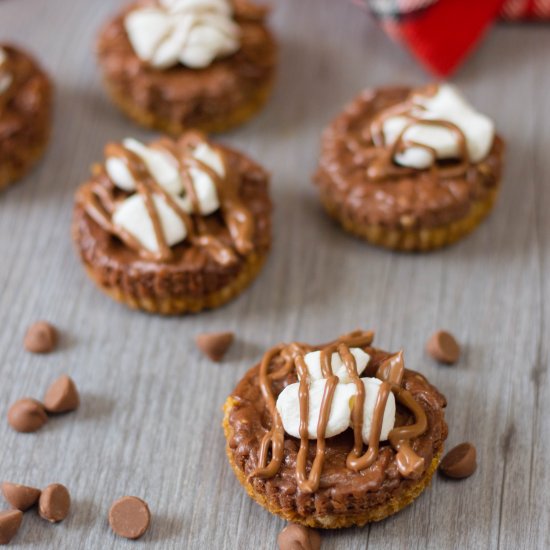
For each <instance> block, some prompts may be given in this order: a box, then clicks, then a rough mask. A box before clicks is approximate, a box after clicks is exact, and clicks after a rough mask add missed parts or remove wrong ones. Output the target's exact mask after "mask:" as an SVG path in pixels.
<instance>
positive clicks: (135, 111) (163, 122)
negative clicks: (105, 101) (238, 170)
mask: <svg viewBox="0 0 550 550" xmlns="http://www.w3.org/2000/svg"><path fill="white" fill-rule="evenodd" d="M273 82H274V78H273V77H271V78H270V79H268V80H266V81H265V82H264V83H262V86H261V87H258V88H257V89H256V90H255V91H254V93H253V94H252V95H251V96H250V97H249V98H248V99H247V101H246V102H245V103H243V104H242V105H240V106H239V107H238V108H236V109H233V110H232V111H231V112H228V113H226V114H225V116H223V117H222V116H216V118H208V117H206V116H205V118H204V120H203V121H201V122H196V123H194V124H193V125H192V126H191V125H189V124H185V123H183V122H181V121H178V120H169V119H164V118H160V117H158V116H156V115H155V114H154V113H152V112H150V111H147V110H146V109H144V108H143V107H141V106H139V105H137V104H136V103H135V102H133V101H132V98H131V97H129V96H128V95H127V94H125V93H123V92H122V91H121V90H120V88H119V87H118V86H117V85H116V83H115V82H113V81H111V80H109V79H108V78H105V79H104V83H105V87H106V89H107V92H108V94H109V97H110V98H111V100H112V101H113V102H114V104H115V105H116V106H117V107H118V108H119V109H120V110H121V111H122V112H123V113H124V114H125V115H126V116H128V117H129V118H130V119H132V120H133V121H134V122H136V123H137V124H139V125H140V126H145V127H146V128H151V129H154V130H158V131H160V132H164V133H167V134H170V135H173V136H178V135H180V134H182V133H183V132H185V131H186V130H189V129H196V130H201V131H203V132H206V133H208V134H212V133H223V132H226V131H228V130H230V129H232V128H235V127H237V126H240V125H242V124H244V123H245V122H247V121H248V120H249V119H251V118H252V117H253V116H254V115H255V114H256V113H257V112H258V111H259V110H260V109H261V108H262V107H263V106H264V105H265V103H266V102H267V100H268V99H269V96H270V95H271V91H272V89H273Z"/></svg>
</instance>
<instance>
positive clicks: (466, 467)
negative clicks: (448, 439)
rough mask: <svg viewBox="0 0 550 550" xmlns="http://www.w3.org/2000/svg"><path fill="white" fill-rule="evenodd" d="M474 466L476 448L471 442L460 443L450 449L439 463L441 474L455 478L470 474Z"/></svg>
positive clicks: (473, 470)
mask: <svg viewBox="0 0 550 550" xmlns="http://www.w3.org/2000/svg"><path fill="white" fill-rule="evenodd" d="M476 468H477V463H476V448H475V447H474V446H473V445H472V444H471V443H461V444H460V445H457V446H456V447H454V448H453V449H451V450H450V451H449V452H448V453H447V454H446V455H445V457H444V458H443V460H442V461H441V464H440V465H439V470H440V471H441V472H442V473H443V474H445V475H446V476H447V477H452V478H455V479H462V478H464V477H469V476H471V475H472V474H473V473H474V472H475V471H476Z"/></svg>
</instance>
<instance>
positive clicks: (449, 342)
mask: <svg viewBox="0 0 550 550" xmlns="http://www.w3.org/2000/svg"><path fill="white" fill-rule="evenodd" d="M426 351H427V352H428V353H429V354H430V355H431V356H432V357H433V358H434V359H436V360H437V361H440V362H441V363H447V364H448V365H453V364H454V363H456V362H457V361H458V359H459V358H460V346H459V345H458V342H457V341H456V340H455V337H454V336H453V335H452V334H451V333H449V332H446V331H444V330H438V331H437V332H436V333H435V334H433V335H432V337H431V338H430V339H429V340H428V343H427V344H426Z"/></svg>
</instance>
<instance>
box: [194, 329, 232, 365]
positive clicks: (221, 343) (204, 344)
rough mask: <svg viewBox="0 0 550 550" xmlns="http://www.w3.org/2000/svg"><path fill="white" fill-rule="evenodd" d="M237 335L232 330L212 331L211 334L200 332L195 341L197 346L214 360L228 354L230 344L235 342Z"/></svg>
mask: <svg viewBox="0 0 550 550" xmlns="http://www.w3.org/2000/svg"><path fill="white" fill-rule="evenodd" d="M234 338H235V335H234V334H233V333H232V332H212V333H209V334H199V335H198V336H197V337H196V339H195V341H196V343H197V347H198V348H199V349H200V350H201V351H202V352H203V353H205V354H206V355H208V357H210V359H212V361H216V362H218V361H221V360H222V359H223V356H224V355H225V354H226V352H227V350H228V349H229V346H231V344H232V343H233V339H234Z"/></svg>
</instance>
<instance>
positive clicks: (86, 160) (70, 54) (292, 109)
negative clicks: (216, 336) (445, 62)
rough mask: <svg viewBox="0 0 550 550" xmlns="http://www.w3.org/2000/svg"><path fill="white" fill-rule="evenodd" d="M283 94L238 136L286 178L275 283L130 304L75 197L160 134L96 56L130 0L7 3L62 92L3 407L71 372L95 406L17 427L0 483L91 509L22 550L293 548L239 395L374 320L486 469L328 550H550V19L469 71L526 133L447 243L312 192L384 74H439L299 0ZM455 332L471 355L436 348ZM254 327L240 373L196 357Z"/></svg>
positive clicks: (487, 108) (7, 243)
mask: <svg viewBox="0 0 550 550" xmlns="http://www.w3.org/2000/svg"><path fill="white" fill-rule="evenodd" d="M274 3H275V4H277V6H276V10H275V13H274V16H273V27H274V28H275V30H276V31H277V33H278V36H279V39H280V43H281V64H280V76H279V80H278V85H277V88H276V91H275V94H274V97H273V99H272V101H271V102H270V103H269V105H268V107H267V108H266V109H265V111H264V112H263V113H262V114H261V115H260V116H259V117H258V118H256V119H255V120H254V121H253V122H252V123H250V124H249V125H247V126H246V127H244V128H242V129H240V130H238V131H235V132H233V133H232V134H230V135H227V136H224V139H225V140H226V141H227V142H228V143H230V144H232V145H235V146H238V147H241V148H242V149H243V150H244V151H247V152H249V153H251V155H252V156H253V157H254V158H256V159H257V160H259V161H260V162H262V163H264V164H265V165H266V166H267V167H268V168H269V169H270V170H271V171H272V173H273V196H274V200H275V205H276V220H275V221H276V224H275V243H274V248H273V252H272V255H271V257H270V260H269V262H268V264H267V266H266V268H265V271H264V272H263V273H262V275H261V276H260V278H259V279H258V280H257V281H256V282H255V284H254V285H253V286H252V287H251V288H250V289H249V290H248V291H247V292H246V293H245V294H244V295H242V296H241V297H240V298H239V299H237V300H236V301H234V302H233V303H231V304H230V305H228V306H226V307H224V308H223V309H220V310H218V311H213V312H210V313H204V314H201V315H197V316H193V317H187V318H179V319H178V318H176V319H163V318H160V317H153V316H149V315H145V314H141V313H137V312H132V311H128V310H126V309H124V308H123V307H122V306H119V305H117V304H115V303H113V302H111V301H110V300H109V299H108V298H106V297H104V296H103V295H102V294H100V293H99V292H98V291H97V290H96V289H95V288H94V287H93V285H92V284H91V283H90V282H89V281H88V280H87V278H86V276H85V275H84V273H83V270H82V269H81V266H80V265H79V262H78V260H77V259H76V257H75V254H74V251H73V249H72V245H71V240H70V234H69V225H70V219H71V207H72V195H73V191H74V190H75V188H76V187H77V185H78V184H79V182H80V181H81V180H83V178H85V177H86V174H87V172H88V166H89V165H90V164H91V163H92V162H93V161H94V160H96V159H98V158H100V157H101V154H102V147H103V145H104V143H105V142H106V141H107V140H112V139H118V138H122V137H124V136H127V135H133V136H135V137H138V138H147V137H148V136H149V135H150V134H148V133H147V132H145V131H142V130H140V129H138V128H136V127H135V126H134V125H133V124H132V123H130V122H128V121H126V120H125V119H124V118H123V117H122V116H121V115H119V114H118V112H117V111H116V110H115V109H114V108H113V107H112V106H111V105H110V103H109V102H108V101H107V100H106V97H105V95H104V94H103V92H102V89H101V85H100V79H99V75H98V70H97V67H96V65H95V60H94V56H93V53H92V49H93V41H94V35H95V32H96V30H97V28H98V25H100V24H101V22H102V21H104V20H105V18H106V17H107V16H108V14H109V13H111V12H112V10H113V9H114V7H115V4H116V2H91V1H89V0H88V1H84V0H57V1H56V2H52V0H24V1H23V0H2V2H1V3H0V36H1V37H2V39H5V38H12V39H14V40H17V41H18V42H19V43H21V44H24V45H25V46H27V47H28V48H29V49H30V50H32V51H33V52H35V53H36V54H38V55H39V57H40V58H41V60H42V62H43V64H44V65H45V67H46V68H47V69H48V70H49V71H50V73H51V74H52V76H53V77H54V79H55V82H56V84H57V97H56V117H55V128H54V135H53V141H52V144H51V147H50V149H49V151H48V153H47V156H46V158H45V159H44V160H43V162H42V163H41V164H40V166H39V167H38V168H37V169H36V170H35V171H34V172H33V173H32V175H30V176H29V177H27V178H26V180H25V181H23V182H21V183H19V184H18V185H16V186H15V187H13V188H12V189H10V190H9V191H8V192H6V193H4V194H3V195H2V196H1V197H0V258H1V260H0V293H1V294H0V314H1V321H2V329H1V330H0V409H1V414H2V418H5V412H6V411H7V408H8V406H9V404H10V403H12V402H13V401H14V400H15V399H17V398H19V397H22V396H25V395H30V396H35V397H38V398H40V397H41V396H42V393H43V392H44V390H45V388H46V387H47V385H48V384H49V382H50V381H52V380H53V379H54V378H55V377H57V376H58V375H59V374H61V373H69V374H70V375H72V376H73V377H74V379H75V380H76V381H77V384H78V386H79V387H80V389H81V391H82V398H83V399H82V407H81V409H80V410H79V411H78V412H77V413H76V414H72V415H68V416H65V417H59V418H55V419H52V420H51V421H50V422H49V424H48V425H47V426H46V427H45V428H44V429H43V430H42V431H41V432H40V433H38V434H35V435H22V434H16V433H14V432H13V431H11V430H10V429H9V428H8V425H7V423H6V421H5V420H2V421H1V422H0V477H1V478H4V479H7V480H11V481H15V482H21V483H29V484H32V485H37V486H44V485H46V484H48V483H50V482H62V483H64V484H66V485H67V486H68V487H69V488H70V490H71V493H72V496H73V499H74V504H73V508H72V513H71V516H70V517H69V518H68V519H67V520H66V521H65V522H63V523H62V524H60V525H56V526H51V525H49V524H46V523H45V522H43V521H42V520H40V519H38V517H37V516H36V515H35V514H34V513H29V514H27V515H25V519H24V525H23V527H22V529H21V531H20V533H19V535H18V537H17V539H16V541H14V543H13V544H12V547H13V548H27V547H32V548H55V549H70V550H74V549H78V548H90V549H107V548H178V549H180V548H182V549H183V548H185V549H187V548H193V549H195V548H196V549H202V550H207V549H208V550H210V549H213V550H217V549H221V548H226V549H271V548H275V539H276V535H277V533H278V532H279V530H280V529H281V528H282V527H283V522H282V521H280V520H279V519H277V518H275V517H273V516H271V515H270V514H269V513H267V512H266V511H264V510H263V509H262V508H260V507H259V506H258V505H256V504H255V503H253V502H252V501H251V500H249V498H248V497H247V496H246V495H245V493H244V491H243V490H242V489H241V487H240V486H239V485H238V483H237V481H236V480H235V478H234V476H233V474H232V472H231V471H230V469H229V466H228V465H227V464H226V459H225V456H224V439H223V436H222V431H221V428H220V422H221V417H222V414H221V406H222V403H223V402H224V400H225V397H226V396H227V395H228V394H229V393H230V392H231V390H232V389H233V387H234V385H235V383H236V382H237V380H238V379H239V378H240V376H241V375H242V374H243V373H244V372H245V371H246V370H247V369H248V368H249V367H250V366H251V365H252V364H253V363H254V362H255V361H257V360H258V359H259V357H260V355H261V353H262V350H263V349H264V348H266V347H267V346H269V345H271V344H273V343H276V342H278V341H288V340H292V339H295V338H296V339H300V340H302V341H308V340H309V341H313V342H315V341H324V340H327V339H330V338H331V337H333V336H335V335H336V334H339V333H342V332H346V331H348V330H351V329H354V328H356V327H359V326H360V327H365V328H373V329H375V330H376V331H377V340H376V341H377V343H378V344H379V345H380V346H382V347H385V348H388V349H392V350H395V349H398V348H400V347H403V348H404V349H405V353H406V361H407V365H408V366H409V367H410V368H414V369H418V370H420V371H422V372H423V373H424V374H425V375H427V376H428V378H429V379H430V380H431V381H432V382H434V383H435V384H436V385H437V386H438V387H439V388H440V389H441V390H442V391H443V392H444V393H445V394H446V395H447V397H448V400H449V407H448V413H447V418H448V423H449V428H450V434H449V439H448V445H449V446H450V445H454V444H456V443H459V442H461V441H464V440H470V441H472V442H474V443H475V445H476V446H477V449H478V459H479V469H478V471H477V473H476V474H475V475H474V476H473V477H472V478H470V479H468V480H466V481H463V482H450V481H446V480H444V479H442V478H439V477H438V478H437V479H434V481H433V483H432V486H431V488H430V489H429V490H427V491H426V492H425V493H424V494H423V495H422V496H421V498H419V499H418V501H417V502H416V503H415V504H414V505H412V506H411V507H409V508H408V509H407V510H405V511H403V512H402V513H400V514H398V515H397V516H395V517H393V518H391V519H389V520H387V521H384V522H382V523H380V524H377V525H373V526H371V527H366V528H364V529H355V530H353V529H352V530H347V531H344V532H338V533H327V534H324V536H323V549H324V550H327V549H334V548H346V549H349V550H355V549H365V548H369V549H376V550H382V549H388V550H389V549H392V550H393V549H399V548H406V549H416V548H419V549H425V548H429V549H434V550H441V549H454V548H491V549H493V548H507V549H518V548H522V549H524V548H529V549H534V548H537V549H544V548H549V547H550V531H549V522H548V520H549V517H550V506H549V487H550V470H549V462H550V405H549V400H550V382H549V380H548V342H549V339H548V336H549V335H550V334H549V311H548V307H547V306H548V304H549V298H550V278H549V277H548V273H549V267H550V266H549V262H550V215H549V214H548V212H549V210H550V182H549V181H548V175H549V174H550V102H549V101H548V90H549V89H550V71H549V69H550V67H549V59H548V52H549V51H550V28H549V27H546V26H542V25H541V26H525V27H522V26H507V27H505V26H500V27H498V28H496V29H495V30H494V31H493V32H492V33H491V35H490V37H489V38H488V39H487V40H486V42H485V43H484V44H483V45H482V47H481V48H480V50H479V51H478V52H477V53H476V54H475V55H474V56H473V58H472V59H471V60H470V61H469V63H468V64H467V66H466V67H464V68H463V69H462V70H461V71H460V72H459V73H458V75H457V77H456V78H455V79H454V81H456V83H457V84H458V85H460V86H461V87H462V88H463V90H464V91H465V93H466V94H467V96H468V97H469V98H470V99H471V101H472V102H473V103H474V104H475V105H476V106H478V107H479V108H480V109H481V110H482V111H483V112H486V113H488V114H489V115H491V116H493V117H494V119H495V120H496V121H497V125H498V128H499V130H500V132H501V133H502V134H503V135H504V136H505V137H506V138H507V141H508V144H509V150H508V158H507V166H506V175H505V181H504V186H503V192H502V195H501V198H500V201H499V203H498V205H497V207H496V210H495V211H494V214H493V215H492V216H491V218H490V219H489V220H488V221H487V222H486V223H485V224H484V225H483V226H482V227H481V228H480V229H479V230H478V231H477V232H476V233H475V234H474V235H473V236H471V237H470V238H468V239H467V240H465V241H463V242H462V243H459V244H458V245H456V246H454V247H453V248H450V249H448V250H445V251H442V252H437V253H434V254H430V255H420V256H411V255H398V254H392V253H389V252H385V251H382V250H377V249H373V248H371V247H369V246H367V245H366V244H364V243H362V242H360V241H358V240H355V239H354V238H352V237H348V236H347V235H346V234H344V233H343V232H341V231H340V230H339V228H337V227H336V226H334V225H333V224H332V223H331V222H329V221H328V220H327V218H326V217H325V216H324V214H323V213H322V212H321V210H320V207H319V205H318V202H317V200H316V196H315V191H314V188H313V187H312V185H311V184H310V179H311V178H310V176H311V174H312V172H313V171H314V169H315V165H316V155H317V151H318V143H319V134H320V132H321V130H322V128H323V126H324V125H325V124H326V123H327V122H328V121H329V119H330V118H331V117H332V116H333V115H334V114H336V113H337V112H338V111H339V109H340V107H341V106H342V105H343V104H344V103H345V102H346V101H348V100H349V99H350V98H352V97H353V96H354V94H355V93H356V92H358V91H359V90H360V89H361V88H363V87H365V86H367V85H380V84H386V83H421V82H425V81H426V79H427V77H426V75H425V74H424V73H423V72H422V70H421V69H420V68H418V67H417V66H416V64H415V63H414V62H412V61H411V59H410V58H409V57H408V55H407V54H406V53H405V52H403V51H402V50H401V49H400V48H398V47H397V46H395V45H394V44H392V43H390V42H389V41H388V39H387V38H386V37H385V36H384V35H383V34H382V33H381V32H380V31H379V30H378V29H377V28H376V27H375V26H374V24H373V23H372V22H371V21H370V20H369V19H368V17H367V16H366V15H364V14H362V13H361V11H359V10H358V9H357V8H355V7H353V6H352V5H350V4H349V3H348V2H344V1H343V0H339V1H336V0H332V1H331V0H325V1H323V2H321V0H301V1H300V2H297V1H293V0H279V1H277V2H274ZM40 318H46V319H49V320H51V321H53V322H54V323H55V324H57V325H58V326H59V327H61V328H62V329H63V338H62V345H61V348H60V349H59V350H58V351H57V352H56V353H54V354H52V355H50V356H46V357H39V356H31V355H30V354H28V353H26V352H24V351H23V347H22V338H23V334H24V332H25V329H26V327H27V325H28V324H29V323H31V322H32V321H34V320H37V319H40ZM441 327H445V328H448V329H450V330H451V331H453V332H454V333H455V334H456V335H457V336H458V338H459V339H460V341H461V342H462V343H463V344H464V355H463V358H462V360H461V362H460V364H459V365H457V366H456V367H453V368H446V367H441V366H437V365H436V364H435V363H434V362H433V361H432V360H430V359H429V358H427V357H426V356H425V354H424V351H423V347H424V343H425V341H426V339H427V338H428V337H429V335H430V334H431V332H432V331H433V330H434V329H437V328H441ZM205 330H208V331H215V330H235V331H236V333H237V335H238V342H237V344H236V345H235V346H234V347H233V348H232V349H231V351H230V354H229V357H228V359H227V361H226V362H225V363H224V364H222V365H215V364H212V363H210V362H209V361H208V360H207V359H205V358H204V357H202V356H201V355H200V354H199V353H198V352H197V351H196V350H195V348H194V346H193V343H192V339H193V336H194V335H195V334H197V333H199V332H201V331H205ZM124 494H133V495H137V496H140V497H142V498H144V499H146V500H147V501H148V503H149V505H150V507H151V510H152V512H153V514H154V520H153V524H152V528H151V530H150V531H149V532H148V534H147V535H146V536H145V537H144V538H143V539H142V540H141V541H139V542H137V543H131V542H127V541H124V540H122V539H116V538H115V537H114V535H112V534H111V532H110V530H109V527H108V524H107V521H106V515H107V510H108V508H109V505H110V503H111V502H112V501H113V500H114V499H115V498H117V497H119V496H121V495H124Z"/></svg>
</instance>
